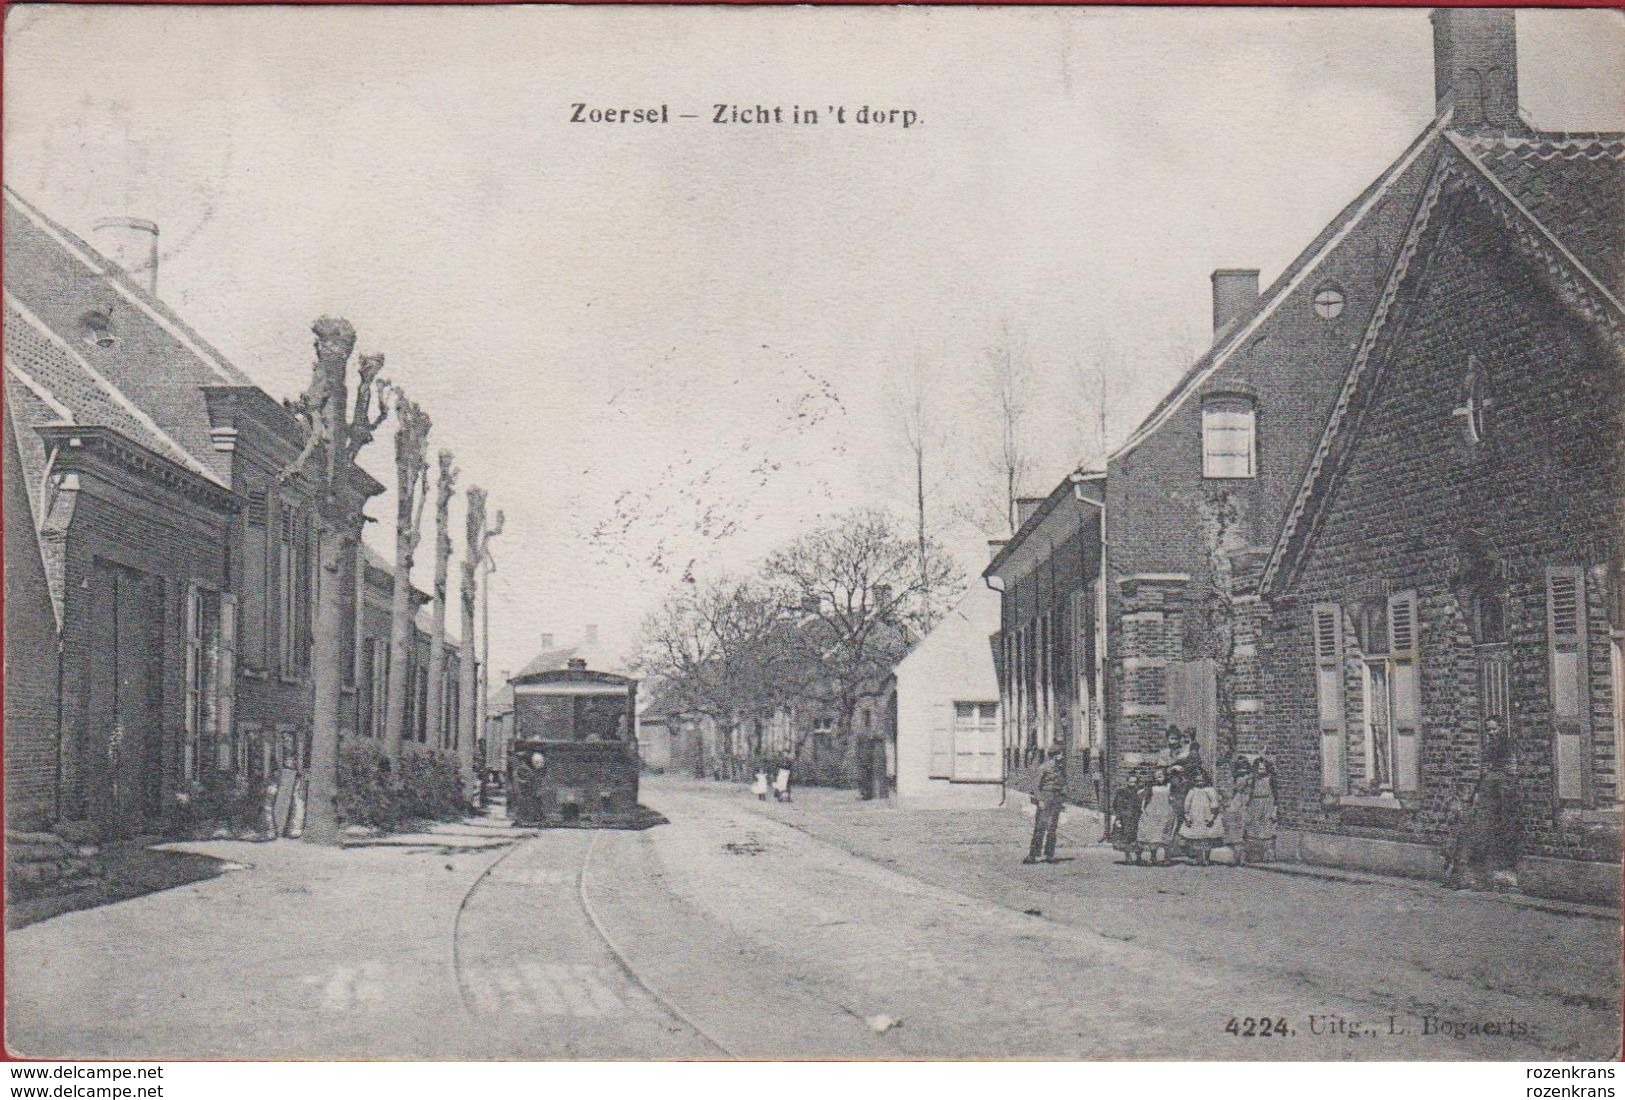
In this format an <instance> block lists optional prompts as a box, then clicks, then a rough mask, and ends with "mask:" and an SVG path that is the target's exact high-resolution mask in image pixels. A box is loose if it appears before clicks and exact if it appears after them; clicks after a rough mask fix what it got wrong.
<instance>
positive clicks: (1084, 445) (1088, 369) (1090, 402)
mask: <svg viewBox="0 0 1625 1100" xmlns="http://www.w3.org/2000/svg"><path fill="white" fill-rule="evenodd" d="M1120 366H1121V361H1120V360H1119V358H1118V356H1117V353H1116V350H1115V349H1114V347H1113V346H1112V344H1111V343H1110V341H1107V340H1102V341H1101V342H1100V343H1099V344H1097V345H1096V347H1095V350H1094V352H1093V353H1092V354H1091V355H1090V356H1089V358H1088V360H1087V361H1085V360H1083V359H1074V360H1073V361H1072V371H1071V375H1072V390H1073V398H1074V400H1075V401H1076V403H1077V408H1078V409H1079V413H1080V415H1078V416H1077V417H1076V418H1075V419H1074V421H1073V423H1074V424H1076V425H1077V436H1076V438H1075V439H1074V440H1073V451H1074V456H1073V457H1074V459H1075V460H1076V461H1077V463H1078V465H1079V466H1081V467H1084V468H1087V469H1091V470H1104V469H1105V468H1106V459H1107V458H1108V457H1109V455H1110V451H1109V443H1110V439H1111V418H1112V413H1113V412H1114V409H1113V398H1114V396H1115V392H1114V387H1113V386H1112V378H1113V376H1114V375H1116V374H1117V373H1118V370H1119V368H1120Z"/></svg>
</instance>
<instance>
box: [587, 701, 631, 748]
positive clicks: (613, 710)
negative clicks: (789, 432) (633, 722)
mask: <svg viewBox="0 0 1625 1100" xmlns="http://www.w3.org/2000/svg"><path fill="white" fill-rule="evenodd" d="M625 715H626V696H624V695H583V696H579V697H578V699H577V710H576V739H577V740H580V741H619V740H620V739H621V720H622V718H624V717H625Z"/></svg>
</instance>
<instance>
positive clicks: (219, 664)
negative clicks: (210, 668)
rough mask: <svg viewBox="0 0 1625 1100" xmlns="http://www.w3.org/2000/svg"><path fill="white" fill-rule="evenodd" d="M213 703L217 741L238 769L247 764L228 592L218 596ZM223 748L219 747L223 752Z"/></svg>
mask: <svg viewBox="0 0 1625 1100" xmlns="http://www.w3.org/2000/svg"><path fill="white" fill-rule="evenodd" d="M215 691H216V693H217V696H218V701H217V702H216V705H215V714H216V716H217V721H216V725H217V726H218V729H216V731H215V736H216V737H217V738H219V741H218V744H220V745H221V746H226V747H229V749H230V751H231V754H232V756H233V758H234V759H233V763H234V764H235V765H236V767H237V768H238V769H239V770H243V769H244V768H246V766H247V758H246V754H243V753H238V752H237V751H236V749H237V744H238V742H237V725H236V721H237V597H236V595H235V594H233V593H230V592H225V593H222V594H221V596H220V648H219V651H218V654H217V657H216V665H215ZM225 751H226V749H225V748H223V749H222V754H224V752H225Z"/></svg>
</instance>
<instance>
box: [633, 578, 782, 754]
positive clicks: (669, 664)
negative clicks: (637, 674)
mask: <svg viewBox="0 0 1625 1100" xmlns="http://www.w3.org/2000/svg"><path fill="white" fill-rule="evenodd" d="M789 626H790V623H789V621H788V619H787V618H786V616H785V613H784V608H783V606H782V604H781V602H780V601H779V600H778V599H777V598H776V597H775V594H774V593H772V592H770V591H768V590H767V589H766V588H765V587H764V586H763V585H762V584H761V583H760V582H757V581H754V580H748V579H740V578H736V577H727V576H724V577H720V578H717V579H715V580H711V581H707V582H703V583H699V584H694V585H682V586H679V587H678V588H677V589H676V590H675V591H674V592H672V594H671V595H670V596H669V597H668V598H667V599H666V601H665V603H663V604H662V605H661V606H660V608H659V609H657V610H656V611H655V612H653V613H652V614H651V615H650V616H649V617H648V618H647V619H646V620H645V621H644V624H643V630H642V637H641V642H640V653H639V656H638V666H639V668H640V669H642V670H643V671H644V672H645V673H647V674H648V675H650V676H658V677H660V678H661V679H662V680H663V681H664V682H665V685H666V687H665V691H666V692H667V696H666V697H667V699H668V700H669V701H670V702H671V703H672V704H673V705H674V707H675V708H676V709H677V710H678V711H680V712H681V713H683V714H686V715H690V716H695V717H706V718H710V719H711V720H712V721H713V722H715V723H716V725H717V727H718V728H719V729H720V730H721V731H722V732H723V734H724V736H725V738H726V740H727V743H728V744H730V745H732V744H733V743H734V739H735V738H734V733H735V731H736V730H737V729H738V728H739V727H740V726H741V724H744V725H745V728H746V730H747V731H748V733H749V737H748V744H747V746H746V748H747V753H748V754H749V755H750V756H753V757H754V756H759V755H760V754H761V750H762V744H761V728H762V721H763V720H764V719H766V718H768V717H769V716H770V715H771V714H772V712H773V711H774V709H775V708H776V707H777V706H779V705H780V704H781V703H783V702H785V701H787V695H786V691H785V688H786V685H787V684H789V683H791V682H793V679H794V677H793V676H792V675H791V674H790V669H789V667H788V666H789V662H791V661H792V660H794V659H795V652H794V647H793V646H792V644H791V643H790V640H789V636H788V627H789Z"/></svg>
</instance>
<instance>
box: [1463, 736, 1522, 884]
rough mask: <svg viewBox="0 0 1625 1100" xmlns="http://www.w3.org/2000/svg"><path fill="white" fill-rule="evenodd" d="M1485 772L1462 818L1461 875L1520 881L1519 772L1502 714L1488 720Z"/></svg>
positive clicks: (1467, 880) (1476, 880)
mask: <svg viewBox="0 0 1625 1100" xmlns="http://www.w3.org/2000/svg"><path fill="white" fill-rule="evenodd" d="M1484 725H1485V750H1484V752H1485V761H1484V774H1483V775H1482V776H1480V777H1479V780H1478V783H1477V785H1476V786H1475V787H1474V788H1473V795H1472V802H1471V804H1470V805H1469V806H1468V807H1467V810H1466V813H1465V815H1464V817H1463V820H1462V824H1461V830H1460V835H1461V840H1460V843H1459V847H1458V853H1459V854H1458V858H1457V868H1456V877H1457V881H1459V882H1462V883H1463V884H1464V885H1468V886H1474V887H1481V886H1486V885H1487V886H1490V887H1499V888H1509V887H1515V886H1517V883H1518V879H1517V866H1518V851H1519V846H1520V841H1521V839H1522V838H1521V835H1520V833H1521V830H1520V828H1519V822H1518V778H1517V776H1516V775H1515V774H1514V773H1513V770H1512V761H1511V754H1510V753H1509V751H1508V747H1507V743H1506V740H1505V737H1504V735H1503V734H1502V730H1501V723H1500V721H1499V720H1498V719H1495V718H1491V719H1490V720H1489V721H1487V722H1485V724H1484Z"/></svg>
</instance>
